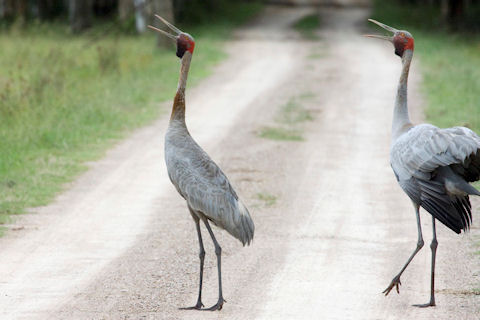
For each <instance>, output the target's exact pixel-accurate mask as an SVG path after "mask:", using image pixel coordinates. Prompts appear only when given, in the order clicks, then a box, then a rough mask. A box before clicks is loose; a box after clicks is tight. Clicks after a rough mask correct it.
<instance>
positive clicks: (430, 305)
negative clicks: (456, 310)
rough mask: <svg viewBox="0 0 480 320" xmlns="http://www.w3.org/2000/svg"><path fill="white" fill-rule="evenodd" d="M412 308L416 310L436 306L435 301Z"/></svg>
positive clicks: (415, 305)
mask: <svg viewBox="0 0 480 320" xmlns="http://www.w3.org/2000/svg"><path fill="white" fill-rule="evenodd" d="M413 306H414V307H418V308H428V307H435V306H436V304H435V301H430V302H429V303H425V304H414V305H413Z"/></svg>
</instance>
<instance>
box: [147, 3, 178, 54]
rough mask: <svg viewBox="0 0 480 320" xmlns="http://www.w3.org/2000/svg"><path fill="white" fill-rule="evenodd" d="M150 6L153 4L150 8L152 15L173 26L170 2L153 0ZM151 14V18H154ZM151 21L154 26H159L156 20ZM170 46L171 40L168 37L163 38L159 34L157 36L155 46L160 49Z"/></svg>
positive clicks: (171, 4)
mask: <svg viewBox="0 0 480 320" xmlns="http://www.w3.org/2000/svg"><path fill="white" fill-rule="evenodd" d="M152 4H153V7H152V11H153V14H158V15H159V16H161V17H162V18H164V19H165V20H167V21H168V22H170V23H172V24H175V19H174V14H173V1H172V0H153V1H152ZM153 14H151V16H152V18H153V17H154V16H153ZM151 21H152V23H153V24H154V25H156V26H160V23H159V20H158V19H154V20H151ZM160 27H162V28H163V23H162V26H160ZM171 45H172V40H171V39H169V38H168V37H165V36H164V35H162V34H160V33H159V34H158V35H157V46H159V47H161V48H169V47H171Z"/></svg>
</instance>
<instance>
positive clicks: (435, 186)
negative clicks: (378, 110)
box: [367, 19, 480, 307]
mask: <svg viewBox="0 0 480 320" xmlns="http://www.w3.org/2000/svg"><path fill="white" fill-rule="evenodd" d="M369 21H370V22H373V23H375V24H376V25H378V26H380V27H382V28H383V29H385V30H388V31H389V32H392V33H393V36H379V35H367V36H368V37H372V38H377V39H382V40H387V41H389V42H391V43H392V44H393V46H394V48H395V54H396V55H398V56H400V57H401V58H402V72H401V74H400V80H399V82H398V87H397V96H396V98H395V107H394V109H393V121H392V145H391V148H390V164H391V166H392V169H393V172H394V173H395V176H396V178H397V180H398V183H399V184H400V186H401V188H402V189H403V191H405V193H406V194H407V195H408V196H409V197H410V199H411V200H412V203H413V206H414V209H415V216H416V221H417V232H418V239H417V245H416V247H415V250H414V251H413V253H412V254H411V255H410V257H409V258H408V260H407V262H406V263H405V265H404V266H403V268H402V269H401V270H400V272H399V273H398V274H397V275H396V276H395V277H394V278H393V279H392V281H391V282H390V284H389V285H388V287H387V288H386V289H385V290H384V291H383V293H385V295H388V294H389V293H390V291H391V290H392V289H393V288H396V290H397V292H398V293H399V292H400V290H399V286H400V285H401V282H400V277H401V276H402V274H403V272H404V271H405V270H406V268H407V267H408V265H409V264H410V262H411V261H412V259H413V258H414V257H415V255H416V254H417V253H418V252H419V251H420V250H421V249H422V247H423V245H424V242H423V236H422V226H421V221H420V211H419V209H420V207H423V208H424V209H425V210H427V211H428V212H429V213H430V214H431V215H432V233H433V237H432V242H431V244H430V249H431V250H432V265H431V273H430V301H429V302H428V303H425V304H419V305H416V306H418V307H431V306H435V261H436V253H437V247H438V241H437V231H436V223H435V221H436V220H439V221H440V222H441V223H443V224H444V225H445V226H447V227H448V228H450V229H451V230H453V231H455V232H456V233H460V232H461V230H468V229H469V227H470V224H471V222H472V211H471V209H472V206H471V204H470V199H469V195H477V196H480V192H479V191H478V190H476V189H475V188H474V187H472V186H471V185H470V184H469V182H473V181H477V180H479V179H480V138H479V137H478V136H477V135H476V134H475V133H474V132H473V131H471V130H470V129H468V128H464V127H454V128H448V129H439V128H437V127H435V126H432V125H430V124H421V125H417V126H413V125H412V123H411V122H410V118H409V116H408V104H407V83H408V74H409V71H410V64H411V62H412V58H413V50H414V39H413V36H412V35H411V34H410V33H409V32H408V31H405V30H397V29H395V28H393V27H390V26H387V25H385V24H383V23H381V22H378V21H375V20H372V19H369Z"/></svg>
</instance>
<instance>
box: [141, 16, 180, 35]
mask: <svg viewBox="0 0 480 320" xmlns="http://www.w3.org/2000/svg"><path fill="white" fill-rule="evenodd" d="M155 17H157V18H158V19H160V20H161V21H162V22H163V23H165V24H166V25H167V27H169V28H170V30H172V31H173V32H175V33H176V35H173V34H171V33H168V32H165V31H163V30H160V29H158V28H155V27H154V26H148V27H149V28H150V29H153V30H155V31H158V32H160V33H163V34H164V35H166V36H167V37H169V38H170V39H173V40H175V41H177V38H178V36H179V35H180V34H181V33H182V31H181V30H180V29H178V28H177V27H175V26H174V25H173V24H171V23H170V22H168V21H167V20H165V19H163V18H162V17H160V16H159V15H158V14H156V15H155Z"/></svg>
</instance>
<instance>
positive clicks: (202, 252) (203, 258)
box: [180, 210, 205, 310]
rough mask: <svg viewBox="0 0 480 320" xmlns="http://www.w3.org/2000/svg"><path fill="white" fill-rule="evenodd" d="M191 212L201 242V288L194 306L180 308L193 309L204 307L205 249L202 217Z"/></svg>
mask: <svg viewBox="0 0 480 320" xmlns="http://www.w3.org/2000/svg"><path fill="white" fill-rule="evenodd" d="M190 213H191V214H192V217H193V220H195V227H196V228H197V235H198V243H199V244H200V252H199V257H200V289H199V290H198V299H197V304H196V305H194V306H193V307H187V308H180V309H181V310H192V309H196V310H200V309H201V308H202V307H203V303H202V283H203V263H204V261H205V249H204V248H203V241H202V233H201V231H200V219H199V218H198V217H197V216H196V215H195V213H193V212H192V211H191V210H190Z"/></svg>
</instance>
